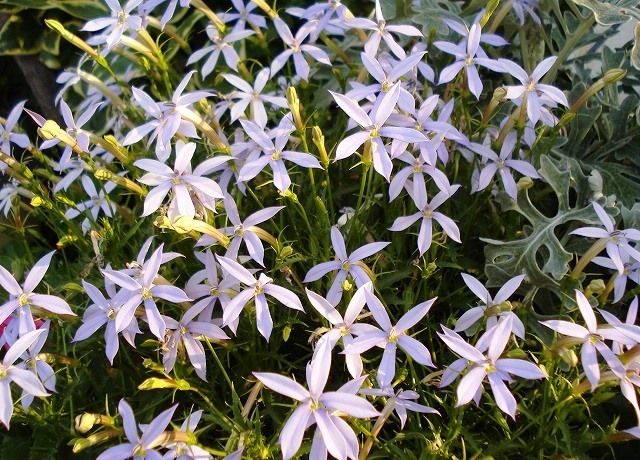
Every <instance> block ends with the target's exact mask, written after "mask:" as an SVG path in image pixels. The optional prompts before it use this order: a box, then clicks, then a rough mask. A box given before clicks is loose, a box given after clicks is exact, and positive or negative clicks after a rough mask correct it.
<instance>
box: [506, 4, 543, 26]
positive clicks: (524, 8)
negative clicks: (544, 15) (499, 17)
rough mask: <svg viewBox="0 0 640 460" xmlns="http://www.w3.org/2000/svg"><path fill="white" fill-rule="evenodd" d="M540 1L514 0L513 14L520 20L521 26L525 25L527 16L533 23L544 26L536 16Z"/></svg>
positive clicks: (512, 5)
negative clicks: (526, 15)
mask: <svg viewBox="0 0 640 460" xmlns="http://www.w3.org/2000/svg"><path fill="white" fill-rule="evenodd" d="M539 3H540V0H512V2H511V7H512V8H513V12H514V13H516V16H518V19H519V20H520V25H524V21H525V17H524V15H525V14H528V15H529V16H531V19H533V22H535V23H536V24H538V25H539V26H540V25H542V22H541V21H540V18H539V17H538V15H537V14H536V8H538V6H539Z"/></svg>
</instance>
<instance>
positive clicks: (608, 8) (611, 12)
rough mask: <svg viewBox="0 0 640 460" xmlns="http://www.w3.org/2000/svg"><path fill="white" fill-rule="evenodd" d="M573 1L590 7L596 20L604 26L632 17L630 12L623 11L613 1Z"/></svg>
mask: <svg viewBox="0 0 640 460" xmlns="http://www.w3.org/2000/svg"><path fill="white" fill-rule="evenodd" d="M573 1H574V2H575V3H577V4H578V5H582V6H584V7H587V8H589V9H590V10H591V11H592V12H593V14H594V16H595V17H596V21H598V23H599V24H602V25H604V26H610V25H613V24H621V23H623V22H627V21H628V20H629V19H630V16H629V15H628V14H625V13H623V11H624V10H622V9H621V8H619V7H617V6H616V5H613V4H611V3H603V2H599V1H597V0H573Z"/></svg>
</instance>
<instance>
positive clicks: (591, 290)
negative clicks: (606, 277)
mask: <svg viewBox="0 0 640 460" xmlns="http://www.w3.org/2000/svg"><path fill="white" fill-rule="evenodd" d="M606 288H607V285H606V283H605V282H604V281H603V280H601V279H599V278H598V279H595V280H591V282H590V283H589V285H588V286H587V288H586V289H585V290H584V295H585V296H586V297H591V296H592V295H595V296H599V295H600V294H602V293H603V292H604V291H605V289H606Z"/></svg>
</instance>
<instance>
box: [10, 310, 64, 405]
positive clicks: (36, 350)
mask: <svg viewBox="0 0 640 460" xmlns="http://www.w3.org/2000/svg"><path fill="white" fill-rule="evenodd" d="M49 324H50V323H49V321H45V322H44V323H43V324H42V325H41V326H40V327H39V328H38V332H40V331H45V332H46V333H39V334H37V338H36V340H35V341H34V342H33V343H32V344H31V345H29V347H28V348H27V349H26V350H25V351H24V353H23V354H22V355H21V356H20V359H21V360H22V361H21V362H20V363H18V364H17V367H20V368H23V369H25V370H28V371H31V372H33V373H34V374H35V375H36V377H37V379H38V380H39V381H40V382H41V383H42V385H43V386H44V388H46V389H47V390H49V391H51V392H54V393H55V391H56V374H55V372H54V371H53V368H52V367H51V366H50V365H49V363H47V362H46V361H45V360H44V359H43V357H44V356H43V357H41V355H40V352H41V351H42V347H43V346H44V344H45V342H46V341H47V337H48V335H49ZM34 396H37V395H34V394H32V393H30V392H29V391H28V390H25V389H23V390H22V397H21V400H22V408H23V409H24V410H27V409H28V408H29V407H30V406H31V403H32V402H33V398H34Z"/></svg>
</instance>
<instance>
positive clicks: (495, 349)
mask: <svg viewBox="0 0 640 460" xmlns="http://www.w3.org/2000/svg"><path fill="white" fill-rule="evenodd" d="M511 321H512V319H511V317H509V316H507V317H504V318H502V319H501V320H500V321H499V322H498V324H496V326H494V327H493V328H491V329H490V330H489V331H487V332H486V333H485V334H486V335H485V339H484V340H485V344H486V346H487V348H488V351H487V354H486V355H485V354H484V353H483V352H482V351H481V349H482V348H484V346H479V347H478V348H476V347H474V346H472V345H470V344H468V343H467V342H465V341H464V340H463V339H462V337H460V336H459V335H458V334H457V333H456V332H454V331H451V330H448V329H447V328H445V327H444V326H443V327H442V328H443V330H444V332H445V333H444V334H440V333H438V335H439V336H440V338H441V339H442V341H443V342H444V343H445V344H446V345H447V346H448V347H449V348H450V349H451V350H452V351H453V352H454V353H456V354H458V355H459V356H461V357H462V359H463V360H466V361H468V362H469V363H468V364H467V363H466V362H465V361H461V360H457V361H456V362H455V363H454V364H456V366H455V367H456V369H454V370H453V372H454V373H456V374H459V373H460V372H462V370H463V369H464V368H465V367H468V370H467V372H466V373H465V375H464V376H463V377H462V379H460V382H459V383H458V388H457V391H456V393H457V398H458V402H457V403H456V407H459V406H463V405H465V404H467V403H468V402H469V401H471V400H472V399H474V398H477V397H478V396H479V395H480V393H481V392H482V382H483V381H484V379H485V378H488V379H489V385H490V386H491V391H492V393H493V397H494V399H495V401H496V405H497V406H498V407H499V408H500V410H502V411H503V412H504V413H506V414H508V415H509V416H510V417H511V418H513V419H515V417H516V400H515V398H514V397H513V394H511V392H510V391H509V388H508V387H507V385H506V384H505V381H506V382H510V381H511V375H516V376H518V377H522V378H524V379H528V380H531V379H542V378H547V374H546V373H545V372H544V371H543V370H542V369H540V368H539V367H538V366H536V365H535V364H533V363H530V362H529V361H525V360H524V359H512V358H500V355H502V353H503V351H504V348H505V346H506V345H507V342H508V341H509V338H510V337H511V330H512V327H513V326H512V325H511V324H510V323H511ZM487 340H488V343H487V342H486V341H487ZM479 348H480V349H479ZM460 364H462V366H460ZM444 377H445V376H444V375H443V380H442V382H441V385H440V386H446V385H448V384H449V383H450V377H449V379H447V380H446V381H445V379H444Z"/></svg>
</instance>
